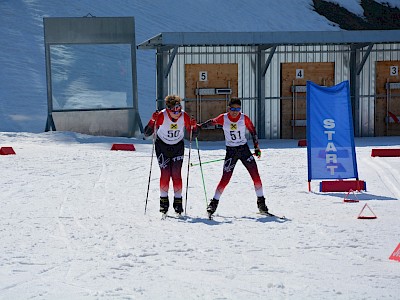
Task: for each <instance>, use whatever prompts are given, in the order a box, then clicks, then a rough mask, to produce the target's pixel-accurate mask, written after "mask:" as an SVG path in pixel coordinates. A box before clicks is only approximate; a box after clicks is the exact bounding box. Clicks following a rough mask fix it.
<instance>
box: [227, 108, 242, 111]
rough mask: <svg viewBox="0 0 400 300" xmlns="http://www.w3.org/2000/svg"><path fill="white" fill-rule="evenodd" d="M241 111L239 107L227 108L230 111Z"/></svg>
mask: <svg viewBox="0 0 400 300" xmlns="http://www.w3.org/2000/svg"><path fill="white" fill-rule="evenodd" d="M241 109H242V108H241V107H229V110H230V111H240V110H241Z"/></svg>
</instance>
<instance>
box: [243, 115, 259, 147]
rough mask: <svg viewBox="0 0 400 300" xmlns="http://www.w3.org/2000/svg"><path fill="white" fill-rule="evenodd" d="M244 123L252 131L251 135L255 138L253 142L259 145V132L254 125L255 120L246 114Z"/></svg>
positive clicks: (256, 145)
mask: <svg viewBox="0 0 400 300" xmlns="http://www.w3.org/2000/svg"><path fill="white" fill-rule="evenodd" d="M244 124H245V125H246V128H247V130H248V131H249V132H250V134H251V137H252V138H253V144H254V147H255V148H257V147H258V137H257V132H256V128H255V127H254V125H253V122H251V120H250V118H249V117H248V116H247V115H244Z"/></svg>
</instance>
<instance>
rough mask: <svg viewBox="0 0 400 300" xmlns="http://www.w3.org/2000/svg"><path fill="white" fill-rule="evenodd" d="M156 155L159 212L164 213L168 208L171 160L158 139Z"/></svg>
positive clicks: (164, 146) (163, 144)
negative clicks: (158, 169) (158, 180)
mask: <svg viewBox="0 0 400 300" xmlns="http://www.w3.org/2000/svg"><path fill="white" fill-rule="evenodd" d="M155 148H156V154H157V160H158V165H159V167H160V171H161V175H160V212H162V213H166V212H167V211H168V208H169V200H168V189H169V181H170V179H171V159H170V158H169V157H168V156H167V151H166V145H165V143H163V142H162V141H160V140H159V139H157V141H156V147H155Z"/></svg>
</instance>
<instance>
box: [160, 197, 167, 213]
mask: <svg viewBox="0 0 400 300" xmlns="http://www.w3.org/2000/svg"><path fill="white" fill-rule="evenodd" d="M168 208H169V200H168V197H160V212H161V213H162V214H163V215H166V214H167V212H168Z"/></svg>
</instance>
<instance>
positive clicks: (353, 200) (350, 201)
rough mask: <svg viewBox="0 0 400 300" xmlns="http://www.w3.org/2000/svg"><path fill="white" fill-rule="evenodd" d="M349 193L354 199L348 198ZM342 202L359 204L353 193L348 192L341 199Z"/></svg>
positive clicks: (351, 191)
mask: <svg viewBox="0 0 400 300" xmlns="http://www.w3.org/2000/svg"><path fill="white" fill-rule="evenodd" d="M350 193H353V196H354V199H350V198H349V195H350ZM343 202H347V203H354V202H360V200H358V198H357V195H356V194H355V193H354V191H353V190H350V191H348V192H347V195H346V196H345V197H344V198H343Z"/></svg>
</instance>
